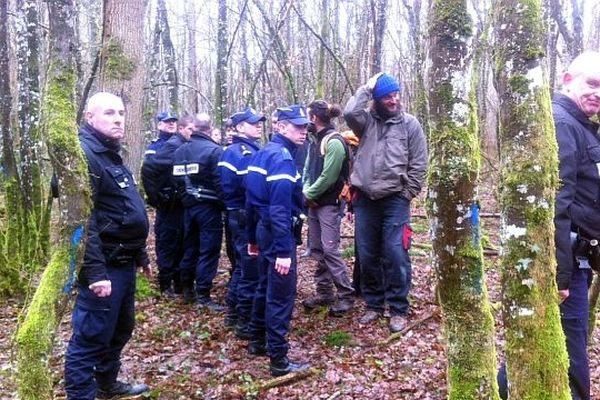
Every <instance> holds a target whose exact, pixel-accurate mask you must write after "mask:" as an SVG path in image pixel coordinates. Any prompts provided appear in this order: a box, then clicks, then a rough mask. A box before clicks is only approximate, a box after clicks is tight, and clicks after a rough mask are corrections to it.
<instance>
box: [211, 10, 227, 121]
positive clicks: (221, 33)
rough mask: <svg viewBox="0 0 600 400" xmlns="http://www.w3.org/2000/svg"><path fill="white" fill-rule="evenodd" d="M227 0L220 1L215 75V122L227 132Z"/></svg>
mask: <svg viewBox="0 0 600 400" xmlns="http://www.w3.org/2000/svg"><path fill="white" fill-rule="evenodd" d="M227 44H228V41H227V0H219V20H218V28H217V71H216V75H215V101H214V105H215V114H214V121H215V123H216V124H217V125H218V126H219V127H220V128H221V131H224V130H225V121H226V120H227V115H228V114H227V76H228V73H227V72H228V71H227V47H228V46H227Z"/></svg>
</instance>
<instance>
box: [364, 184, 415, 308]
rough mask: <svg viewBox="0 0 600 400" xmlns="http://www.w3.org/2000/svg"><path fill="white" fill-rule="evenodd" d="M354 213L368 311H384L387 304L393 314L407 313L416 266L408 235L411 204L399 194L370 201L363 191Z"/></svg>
mask: <svg viewBox="0 0 600 400" xmlns="http://www.w3.org/2000/svg"><path fill="white" fill-rule="evenodd" d="M354 212H355V218H356V231H357V235H356V243H357V246H358V253H359V254H360V268H361V279H360V281H361V292H362V296H363V298H364V299H365V302H366V303H367V308H368V309H370V310H374V311H377V312H383V311H384V307H385V303H386V302H387V304H388V306H389V308H390V313H391V314H392V315H405V314H407V313H408V307H409V304H408V292H409V290H410V286H411V280H412V266H411V263H410V258H409V255H408V247H409V244H410V243H409V240H408V237H407V238H405V237H404V234H405V232H406V231H407V230H408V229H409V222H410V201H409V200H407V199H405V198H404V197H402V196H400V195H399V194H395V195H391V196H388V197H385V198H383V199H379V200H370V199H369V198H367V197H366V196H365V195H364V194H363V193H360V192H359V194H358V196H357V200H356V201H355V203H354ZM403 239H404V240H403Z"/></svg>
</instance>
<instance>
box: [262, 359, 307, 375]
mask: <svg viewBox="0 0 600 400" xmlns="http://www.w3.org/2000/svg"><path fill="white" fill-rule="evenodd" d="M308 368H310V365H308V364H305V363H293V362H290V360H288V358H287V357H278V358H275V359H273V358H271V375H273V376H283V375H287V374H289V373H291V372H298V371H305V370H307V369H308Z"/></svg>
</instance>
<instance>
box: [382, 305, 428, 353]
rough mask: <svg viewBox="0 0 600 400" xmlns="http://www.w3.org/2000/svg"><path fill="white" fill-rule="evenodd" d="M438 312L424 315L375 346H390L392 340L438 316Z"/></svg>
mask: <svg viewBox="0 0 600 400" xmlns="http://www.w3.org/2000/svg"><path fill="white" fill-rule="evenodd" d="M438 314H439V311H437V310H436V311H433V312H431V313H429V314H426V315H425V316H424V317H422V318H420V319H418V320H416V321H414V322H412V323H410V324H408V325H406V326H405V327H404V328H403V329H402V330H401V331H398V332H394V333H392V334H391V335H390V336H388V337H387V338H386V339H384V340H380V341H378V342H377V343H376V345H377V346H386V345H388V344H390V343H391V342H393V341H394V340H396V339H398V338H400V337H402V335H404V334H405V333H406V332H408V331H410V330H411V329H413V328H415V327H417V326H419V325H421V324H422V323H423V322H426V321H428V320H430V319H431V318H433V317H434V316H436V315H438Z"/></svg>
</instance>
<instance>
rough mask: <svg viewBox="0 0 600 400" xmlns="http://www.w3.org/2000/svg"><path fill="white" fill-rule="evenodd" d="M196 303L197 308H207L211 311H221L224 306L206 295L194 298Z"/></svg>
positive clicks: (223, 309)
mask: <svg viewBox="0 0 600 400" xmlns="http://www.w3.org/2000/svg"><path fill="white" fill-rule="evenodd" d="M196 304H197V305H198V308H207V309H209V310H210V311H212V312H219V313H220V312H223V311H225V306H224V305H223V304H219V303H217V302H216V301H214V300H213V299H211V298H210V297H208V296H202V297H198V298H197V299H196Z"/></svg>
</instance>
